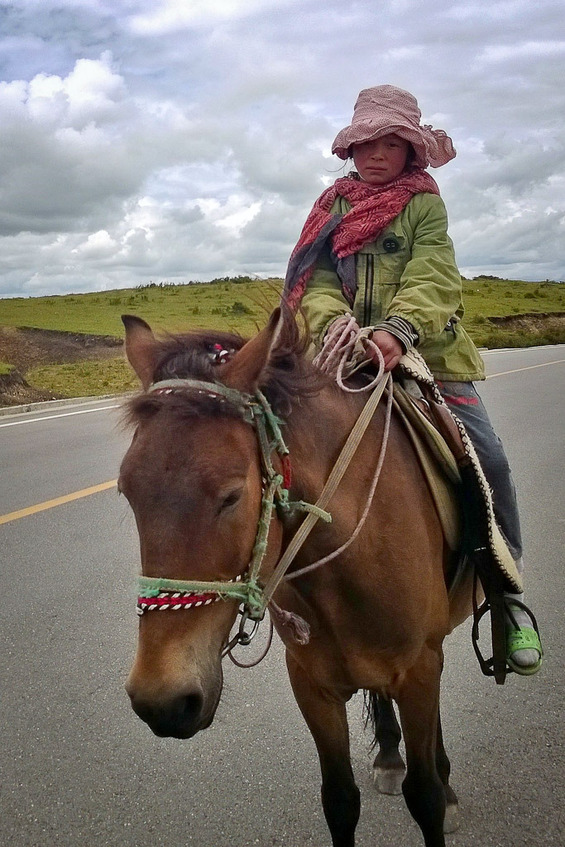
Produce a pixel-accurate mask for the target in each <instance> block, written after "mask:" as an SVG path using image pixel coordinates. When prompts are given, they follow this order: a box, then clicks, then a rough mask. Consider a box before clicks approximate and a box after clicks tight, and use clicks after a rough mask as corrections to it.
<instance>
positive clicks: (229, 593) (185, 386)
mask: <svg viewBox="0 0 565 847" xmlns="http://www.w3.org/2000/svg"><path fill="white" fill-rule="evenodd" d="M389 382H390V378H389V375H387V376H386V377H384V378H383V379H382V380H380V381H379V383H378V384H377V386H376V387H375V388H374V389H373V390H372V393H371V395H370V396H369V399H368V401H367V403H366V404H365V406H364V408H363V410H362V412H361V414H360V416H359V418H358V419H357V421H356V423H355V426H354V427H353V429H352V431H351V432H350V434H349V437H348V439H347V441H346V443H345V445H344V447H343V449H342V451H341V454H340V456H339V458H338V460H337V462H336V464H335V465H334V468H333V470H332V472H331V473H330V476H329V477H328V480H327V482H326V484H325V486H324V488H323V490H322V492H321V494H320V497H319V498H318V501H317V502H316V504H311V503H305V502H304V501H290V500H289V487H290V481H291V480H290V477H291V469H290V460H289V450H288V447H287V446H286V444H285V442H284V439H283V437H282V433H281V421H280V419H279V418H278V417H277V416H276V415H275V413H274V412H273V410H272V408H271V406H270V404H269V402H268V400H267V398H266V397H265V396H264V394H263V393H262V392H261V391H259V390H258V391H256V393H255V394H253V395H252V394H249V393H246V392H243V391H239V390H237V389H234V388H229V387H228V386H225V385H223V384H221V383H216V382H203V381H201V380H196V379H170V380H162V381H159V382H156V383H154V384H153V385H151V386H150V387H149V388H148V393H151V394H163V395H167V394H177V393H183V394H185V393H186V394H190V393H196V394H199V395H205V396H206V397H207V398H210V399H213V400H216V401H217V402H219V403H229V405H230V406H231V407H232V409H235V410H236V411H237V412H238V413H239V415H240V417H241V418H242V420H244V421H245V422H247V423H249V424H251V425H252V426H253V427H254V429H255V431H256V434H257V439H258V443H259V449H260V457H261V466H262V467H261V470H262V478H263V493H262V498H261V512H260V516H259V521H258V526H257V534H256V537H255V542H254V545H253V551H252V555H251V561H250V563H249V566H248V567H247V568H246V570H245V572H244V573H243V574H241V575H240V576H238V577H236V578H235V579H233V580H230V581H227V580H226V581H203V580H176V579H165V578H161V577H151V576H140V577H139V578H138V601H137V612H138V614H139V615H143V614H144V613H145V612H149V611H157V610H161V611H165V610H169V611H171V610H172V611H178V610H181V609H190V608H196V607H199V606H207V605H211V604H212V603H215V602H218V601H220V600H237V601H238V602H239V603H240V604H241V606H240V614H241V622H240V626H239V630H238V632H237V634H236V635H235V636H234V638H232V639H231V641H230V642H229V643H228V645H227V647H226V649H225V650H224V653H223V655H225V654H226V653H227V652H229V651H230V650H231V649H232V648H233V647H234V646H235V645H236V644H249V643H250V641H251V639H252V638H253V636H254V635H255V633H256V631H257V627H258V624H259V622H260V621H261V620H262V619H263V617H264V615H265V611H266V609H267V607H268V606H269V604H271V608H272V607H273V606H274V605H275V604H274V603H273V601H272V597H273V594H274V593H275V591H276V589H277V587H278V586H279V584H280V582H281V581H282V580H283V579H284V578H285V575H286V573H287V571H288V568H289V567H290V565H291V563H292V561H293V560H294V558H295V556H296V554H297V553H298V551H299V549H300V547H301V546H302V544H303V543H304V541H305V540H306V538H307V536H308V535H309V533H310V532H311V530H312V529H313V527H314V526H315V524H316V523H317V521H318V520H319V519H322V520H324V521H327V522H329V521H331V515H330V514H329V513H328V512H327V511H326V506H327V505H328V503H329V501H330V499H331V497H332V496H333V494H334V493H335V490H336V488H337V486H338V484H339V482H340V481H341V478H342V477H343V474H344V473H345V471H346V469H347V467H348V465H349V463H350V461H351V459H352V457H353V455H354V453H355V450H356V448H357V446H358V444H359V442H360V441H361V438H362V436H363V434H364V432H365V430H366V428H367V426H368V425H369V422H370V420H371V419H372V417H373V414H374V411H375V409H376V407H377V405H378V403H379V400H380V398H381V396H382V394H383V392H384V390H385V388H386V386H387V385H388V384H389ZM391 400H392V390H390V391H389V407H390V404H391ZM389 414H390V409H389ZM384 444H385V439H384V438H383V446H384ZM381 453H382V456H381V458H384V452H383V450H381ZM273 454H276V455H278V456H279V459H280V462H281V468H282V471H283V473H282V474H281V473H279V472H278V471H277V470H276V468H275V466H274V464H273V458H272V457H273ZM381 464H382V462H379V465H381ZM377 479H378V476H377V477H376V479H375V485H376V480H377ZM373 493H374V487H373V488H372V492H371V498H372V494H373ZM275 508H276V509H277V510H280V511H282V512H286V513H289V512H291V511H294V510H299V511H303V512H306V513H307V514H306V518H305V519H304V521H303V522H302V524H301V525H300V527H299V529H298V530H297V532H296V534H295V536H294V537H293V538H292V539H291V541H290V543H289V545H288V547H287V549H286V550H285V552H284V553H283V555H282V557H281V558H280V559H279V561H278V562H277V564H276V566H275V569H274V571H273V573H272V574H271V575H270V577H269V578H268V579H267V580H266V582H264V583H263V581H262V580H261V568H262V564H263V561H264V559H265V555H266V552H267V541H268V534H269V527H270V523H271V517H272V513H273V509H275ZM315 564H317V563H315ZM310 567H313V566H310ZM309 569H310V568H309ZM277 608H278V607H277ZM278 611H279V612H282V610H278ZM282 614H283V615H291V613H286V612H282ZM291 617H294V616H292V615H291ZM298 620H300V619H298ZM248 621H251V622H252V629H251V630H250V631H248V630H247V629H246V625H247V622H248ZM302 623H304V622H302ZM306 641H307V639H306ZM303 643H306V642H303Z"/></svg>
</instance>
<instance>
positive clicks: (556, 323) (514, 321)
mask: <svg viewBox="0 0 565 847" xmlns="http://www.w3.org/2000/svg"><path fill="white" fill-rule="evenodd" d="M489 321H490V322H491V323H493V324H496V326H500V327H504V329H508V330H514V331H517V330H527V331H528V332H537V333H539V334H540V335H541V334H542V333H543V332H544V331H548V330H550V331H551V330H557V329H563V328H564V327H565V312H525V313H524V314H521V315H506V316H504V317H501V318H496V317H490V318H489Z"/></svg>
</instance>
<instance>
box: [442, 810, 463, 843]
mask: <svg viewBox="0 0 565 847" xmlns="http://www.w3.org/2000/svg"><path fill="white" fill-rule="evenodd" d="M459 823H460V821H459V806H458V805H457V803H450V804H449V805H448V806H446V807H445V818H444V819H443V831H444V833H445V834H446V835H447V834H448V833H450V832H457V830H458V829H459Z"/></svg>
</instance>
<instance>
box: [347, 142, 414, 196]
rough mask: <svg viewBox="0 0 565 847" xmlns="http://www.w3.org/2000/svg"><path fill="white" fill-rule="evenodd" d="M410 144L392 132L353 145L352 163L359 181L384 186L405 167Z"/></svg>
mask: <svg viewBox="0 0 565 847" xmlns="http://www.w3.org/2000/svg"><path fill="white" fill-rule="evenodd" d="M409 150H410V142H409V141H406V139H405V138H400V136H398V135H395V134H394V133H393V132H391V133H389V134H388V135H382V136H381V137H380V138H376V139H375V140H374V141H364V142H363V143H362V144H354V145H353V161H354V163H355V167H356V168H357V173H358V174H359V176H360V177H361V179H363V180H365V182H368V183H370V185H386V183H387V182H391V181H392V180H393V179H396V177H398V176H400V174H401V173H402V171H403V170H404V168H405V166H406V160H407V158H408V151H409Z"/></svg>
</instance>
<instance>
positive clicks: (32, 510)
mask: <svg viewBox="0 0 565 847" xmlns="http://www.w3.org/2000/svg"><path fill="white" fill-rule="evenodd" d="M116 484H117V480H116V479H111V480H110V481H109V482H102V483H100V485H92V486H91V487H90V488H83V489H82V491H73V493H72V494H65V496H64V497H55V499H54V500H46V501H45V502H44V503H37V504H36V505H35V506H28V507H27V509H20V510H19V511H17V512H9V513H8V514H7V515H0V524H3V523H10V521H17V520H19V519H20V518H27V517H29V515H35V514H37V512H44V511H45V510H46V509H54V508H55V506H63V505H64V504H65V503H71V502H72V501H73V500H80V499H81V497H88V496H89V495H90V494H97V493H98V492H99V491H107V490H108V489H109V488H115V487H116Z"/></svg>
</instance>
